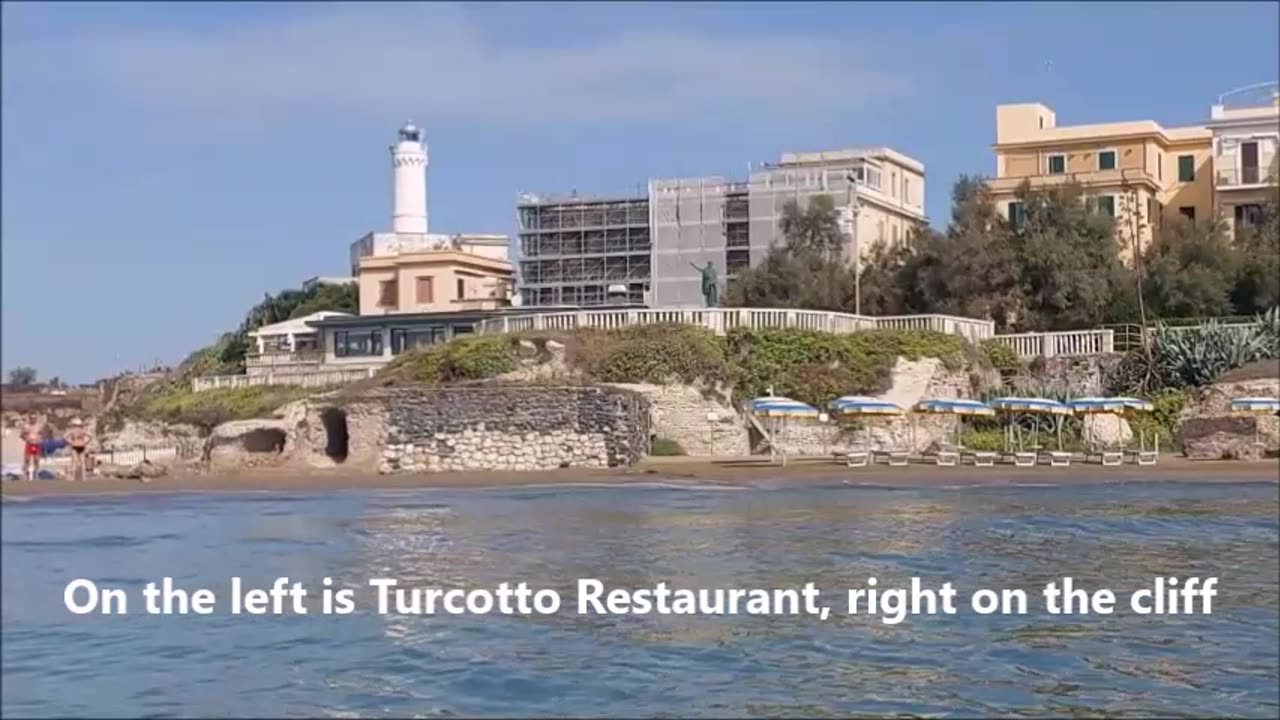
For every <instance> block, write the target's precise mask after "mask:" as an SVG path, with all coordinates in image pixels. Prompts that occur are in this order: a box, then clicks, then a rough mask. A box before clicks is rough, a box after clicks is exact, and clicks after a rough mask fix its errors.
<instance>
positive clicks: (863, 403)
mask: <svg viewBox="0 0 1280 720" xmlns="http://www.w3.org/2000/svg"><path fill="white" fill-rule="evenodd" d="M828 407H830V408H831V410H832V411H833V412H836V413H838V414H840V415H902V414H903V413H904V412H905V411H904V410H903V409H902V408H900V407H898V406H897V405H894V404H893V403H891V402H889V401H888V400H877V399H876V398H872V397H865V396H863V395H845V396H843V397H838V398H836V399H835V400H832V401H831V402H830V404H829V405H828Z"/></svg>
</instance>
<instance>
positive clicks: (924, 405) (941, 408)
mask: <svg viewBox="0 0 1280 720" xmlns="http://www.w3.org/2000/svg"><path fill="white" fill-rule="evenodd" d="M915 411H916V412H921V413H934V414H940V415H972V416H987V417H989V416H991V415H995V414H996V411H995V410H992V409H991V407H990V406H989V405H987V404H986V403H983V402H979V401H977V400H962V399H960V398H930V399H928V400H921V401H920V402H918V403H916V407H915Z"/></svg>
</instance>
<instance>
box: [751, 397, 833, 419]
mask: <svg viewBox="0 0 1280 720" xmlns="http://www.w3.org/2000/svg"><path fill="white" fill-rule="evenodd" d="M747 409H748V410H750V411H751V412H752V414H754V415H759V416H761V417H817V416H818V410H817V408H815V407H813V406H812V405H806V404H805V403H802V402H800V401H799V400H792V399H791V398H787V397H779V396H776V395H769V396H766V397H758V398H756V399H754V400H748V401H747Z"/></svg>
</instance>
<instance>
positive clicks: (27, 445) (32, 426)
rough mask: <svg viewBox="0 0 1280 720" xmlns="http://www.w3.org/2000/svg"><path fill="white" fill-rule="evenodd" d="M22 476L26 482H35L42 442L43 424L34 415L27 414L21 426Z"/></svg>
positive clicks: (37, 416)
mask: <svg viewBox="0 0 1280 720" xmlns="http://www.w3.org/2000/svg"><path fill="white" fill-rule="evenodd" d="M22 442H23V448H22V474H23V475H26V476H27V479H28V480H35V479H36V473H37V472H38V471H39V470H40V443H42V442H44V423H43V422H41V421H40V416H39V415H36V414H35V413H27V422H26V424H24V425H23V426H22Z"/></svg>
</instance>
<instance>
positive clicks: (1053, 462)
mask: <svg viewBox="0 0 1280 720" xmlns="http://www.w3.org/2000/svg"><path fill="white" fill-rule="evenodd" d="M1045 456H1046V457H1048V458H1049V465H1050V467H1070V466H1071V453H1069V452H1062V451H1060V450H1048V451H1046V452H1045Z"/></svg>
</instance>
